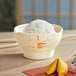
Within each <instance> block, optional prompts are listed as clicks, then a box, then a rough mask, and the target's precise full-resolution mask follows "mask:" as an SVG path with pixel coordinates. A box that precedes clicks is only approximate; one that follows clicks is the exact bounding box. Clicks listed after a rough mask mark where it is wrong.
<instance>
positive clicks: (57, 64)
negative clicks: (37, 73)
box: [46, 58, 68, 76]
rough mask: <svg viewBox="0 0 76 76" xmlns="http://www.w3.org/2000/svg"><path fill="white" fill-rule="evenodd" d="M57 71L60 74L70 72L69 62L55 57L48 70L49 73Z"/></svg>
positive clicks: (63, 74)
mask: <svg viewBox="0 0 76 76" xmlns="http://www.w3.org/2000/svg"><path fill="white" fill-rule="evenodd" d="M55 72H57V73H58V76H65V74H66V73H67V72H68V66H67V64H66V63H65V62H64V61H63V60H61V59H60V58H57V59H55V60H54V61H53V62H52V63H51V64H50V65H49V66H48V69H47V70H46V73H47V74H53V73H55Z"/></svg>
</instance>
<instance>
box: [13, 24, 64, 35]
mask: <svg viewBox="0 0 76 76" xmlns="http://www.w3.org/2000/svg"><path fill="white" fill-rule="evenodd" d="M27 25H28V23H27V24H20V25H17V26H15V27H14V33H20V34H25V35H57V34H60V35H62V33H63V27H62V26H60V25H57V24H53V25H54V29H55V28H56V27H58V28H59V29H60V31H59V32H56V33H55V34H51V33H48V34H29V33H22V32H20V31H17V28H20V27H23V26H27ZM55 31H56V29H55Z"/></svg>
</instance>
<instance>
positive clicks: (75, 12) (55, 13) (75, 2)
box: [0, 0, 76, 31]
mask: <svg viewBox="0 0 76 76" xmlns="http://www.w3.org/2000/svg"><path fill="white" fill-rule="evenodd" d="M34 19H44V20H47V21H48V22H50V23H53V24H59V25H61V26H63V28H64V30H75V29H76V0H0V31H13V28H14V27H15V26H16V25H18V24H22V23H29V22H30V21H32V20H34Z"/></svg>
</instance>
